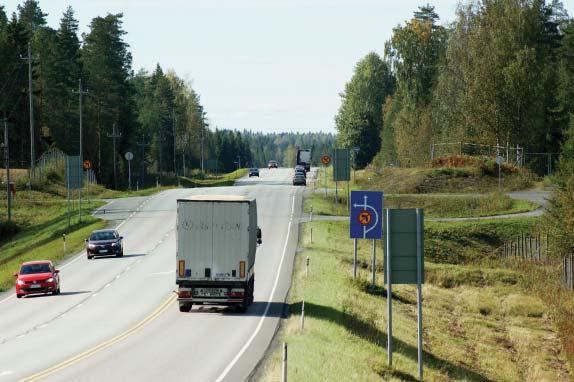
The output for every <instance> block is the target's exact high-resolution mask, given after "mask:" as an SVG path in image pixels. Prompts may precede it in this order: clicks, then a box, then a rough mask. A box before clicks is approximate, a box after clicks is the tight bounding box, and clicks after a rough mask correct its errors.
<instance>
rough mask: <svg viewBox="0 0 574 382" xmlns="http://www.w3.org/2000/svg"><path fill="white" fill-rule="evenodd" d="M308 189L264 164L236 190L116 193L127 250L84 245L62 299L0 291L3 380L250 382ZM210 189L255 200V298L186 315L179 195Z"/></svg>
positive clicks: (283, 287) (285, 279)
mask: <svg viewBox="0 0 574 382" xmlns="http://www.w3.org/2000/svg"><path fill="white" fill-rule="evenodd" d="M302 190H303V188H302V187H293V186H292V185H291V171H290V170H287V169H273V170H267V169H263V170H261V177H260V178H259V179H257V178H252V179H246V178H244V179H242V180H241V181H239V182H238V184H237V186H235V187H220V188H204V189H199V188H198V189H177V190H169V191H165V192H162V193H160V194H157V195H155V196H152V197H149V198H130V199H125V200H124V199H118V200H115V201H113V202H112V203H111V204H110V205H107V206H106V207H105V209H106V213H105V214H104V213H103V209H102V210H101V211H99V214H100V216H105V217H106V218H109V219H112V220H116V219H119V221H118V222H121V223H120V224H119V227H118V230H119V231H120V233H121V234H122V235H123V236H124V238H125V239H124V248H125V250H124V252H125V256H124V257H123V258H97V259H94V260H87V259H86V257H85V254H81V255H79V256H76V257H74V258H72V259H71V260H70V261H68V262H67V263H65V264H62V265H59V268H60V269H61V280H62V287H61V289H62V294H61V295H59V296H40V297H30V298H23V299H18V300H17V299H16V298H15V297H14V296H13V291H11V292H10V294H7V295H6V294H5V295H3V296H0V382H3V381H16V380H29V381H31V380H42V381H191V380H193V381H218V380H221V381H223V380H225V381H241V380H245V379H246V378H248V376H249V375H250V373H251V372H252V371H253V369H254V368H255V366H256V365H257V363H258V362H259V360H260V359H261V358H262V357H263V355H264V353H265V351H266V350H267V347H268V345H269V343H270V341H271V339H272V337H273V335H274V333H275V331H276V329H277V326H278V323H279V320H280V317H281V316H282V314H283V309H284V304H283V302H284V301H285V297H286V294H287V292H288V289H289V285H290V279H291V272H292V264H293V257H294V254H295V250H296V245H297V236H298V224H297V222H298V221H299V216H300V210H301V204H302V203H301V198H302ZM201 193H209V194H238V195H248V196H252V197H255V198H257V204H258V215H259V226H260V227H261V228H262V231H263V244H262V245H261V246H260V247H259V250H258V253H257V260H256V264H255V270H256V273H255V302H254V304H253V305H252V306H251V307H250V308H249V310H248V311H247V313H245V314H240V313H236V312H235V311H234V310H233V309H232V308H214V307H200V308H196V307H194V308H193V310H192V311H191V312H190V313H180V312H179V310H178V306H177V303H176V302H174V300H175V295H174V294H173V292H172V291H173V290H174V289H175V282H174V281H175V268H176V264H175V231H174V228H175V227H174V225H175V213H176V211H175V208H176V202H175V200H176V199H177V198H182V197H186V196H189V195H192V194H201ZM122 219H125V220H122Z"/></svg>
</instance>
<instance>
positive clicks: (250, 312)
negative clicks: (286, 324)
mask: <svg viewBox="0 0 574 382" xmlns="http://www.w3.org/2000/svg"><path fill="white" fill-rule="evenodd" d="M266 306H267V302H266V301H255V302H253V304H251V305H250V306H249V308H248V309H247V311H246V312H244V313H241V312H239V311H238V310H237V307H235V306H221V305H194V306H193V309H192V310H191V312H190V313H197V314H201V313H211V314H213V313H219V314H224V315H226V316H248V317H261V316H263V313H265V308H266ZM287 307H288V305H287V304H285V303H282V302H272V303H271V304H270V305H269V310H268V311H267V316H266V317H282V318H284V317H286V313H287V309H286V308H287Z"/></svg>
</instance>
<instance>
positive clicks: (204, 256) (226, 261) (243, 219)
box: [176, 195, 261, 312]
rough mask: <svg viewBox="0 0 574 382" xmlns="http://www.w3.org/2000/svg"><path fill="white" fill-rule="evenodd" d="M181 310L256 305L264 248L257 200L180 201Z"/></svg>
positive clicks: (229, 197)
mask: <svg viewBox="0 0 574 382" xmlns="http://www.w3.org/2000/svg"><path fill="white" fill-rule="evenodd" d="M176 235H177V240H176V242H177V249H176V250H177V253H176V258H177V270H176V284H177V285H178V301H179V310H180V311H181V312H189V311H190V310H191V307H192V306H193V304H199V305H201V304H216V305H236V306H237V307H238V308H239V310H240V311H245V310H246V309H247V307H248V306H249V304H251V303H252V302H253V288H254V282H255V272H254V271H255V270H254V265H255V252H256V250H257V245H258V244H261V229H259V227H258V226H257V203H256V201H255V199H250V198H247V197H244V196H233V195H198V196H192V197H189V198H186V199H178V200H177V229H176Z"/></svg>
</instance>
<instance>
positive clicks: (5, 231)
mask: <svg viewBox="0 0 574 382" xmlns="http://www.w3.org/2000/svg"><path fill="white" fill-rule="evenodd" d="M19 231H20V227H18V226H17V225H16V223H14V222H13V221H10V222H8V221H4V222H0V242H2V241H5V240H7V239H9V238H10V237H12V236H14V235H16V234H17V233H18V232H19Z"/></svg>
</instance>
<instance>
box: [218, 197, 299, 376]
mask: <svg viewBox="0 0 574 382" xmlns="http://www.w3.org/2000/svg"><path fill="white" fill-rule="evenodd" d="M295 197H296V194H293V203H292V204H291V215H293V212H294V210H295ZM292 224H293V220H290V221H289V226H288V228H287V238H286V239H285V245H284V246H283V254H282V255H281V261H280V262H279V267H278V268H277V276H276V277H275V283H274V284H273V289H271V295H270V296H269V301H267V305H266V306H265V311H264V312H263V316H261V319H260V320H259V323H258V324H257V327H256V328H255V331H254V332H253V334H252V335H251V337H249V339H248V340H247V342H246V343H245V345H243V347H242V348H241V350H240V351H239V353H237V355H236V356H235V358H233V359H232V360H231V362H230V363H229V365H227V367H226V368H225V370H223V372H222V373H221V375H220V376H219V377H217V379H216V381H217V382H221V381H223V380H224V379H225V377H226V376H227V374H229V372H230V371H231V369H232V368H233V366H235V364H236V363H237V361H239V359H240V358H241V356H243V353H245V352H246V351H247V349H248V348H249V346H251V343H252V342H253V340H254V339H255V337H257V334H258V333H259V331H260V330H261V327H262V326H263V321H264V320H265V318H266V317H267V313H269V307H270V306H271V302H272V301H273V295H274V294H275V289H277V284H278V283H279V277H280V276H281V267H282V266H283V260H284V259H285V254H286V253H287V244H288V243H289V235H290V234H291V225H292Z"/></svg>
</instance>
